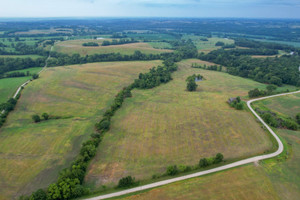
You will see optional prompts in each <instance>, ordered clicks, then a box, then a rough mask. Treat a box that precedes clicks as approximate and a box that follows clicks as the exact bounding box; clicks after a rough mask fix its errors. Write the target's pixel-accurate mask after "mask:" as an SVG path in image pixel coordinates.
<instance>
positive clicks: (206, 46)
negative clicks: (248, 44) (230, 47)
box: [182, 35, 234, 53]
mask: <svg viewBox="0 0 300 200" xmlns="http://www.w3.org/2000/svg"><path fill="white" fill-rule="evenodd" d="M182 38H183V39H191V40H193V42H194V44H195V45H196V47H197V49H198V51H199V52H203V53H209V52H210V51H213V50H216V49H219V48H221V47H216V43H217V42H219V41H220V42H224V43H225V44H233V43H234V40H231V39H227V38H216V37H212V38H207V39H208V41H202V40H201V38H204V37H201V36H194V35H184V36H183V37H182Z"/></svg>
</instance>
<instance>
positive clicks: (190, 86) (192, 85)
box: [186, 79, 198, 92]
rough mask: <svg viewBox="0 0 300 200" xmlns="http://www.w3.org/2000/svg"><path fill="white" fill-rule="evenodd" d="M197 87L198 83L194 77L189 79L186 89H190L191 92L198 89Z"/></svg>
mask: <svg viewBox="0 0 300 200" xmlns="http://www.w3.org/2000/svg"><path fill="white" fill-rule="evenodd" d="M197 87H198V85H197V84H196V81H195V80H192V79H190V80H188V83H187V86H186V89H187V90H188V91H190V92H191V91H196V89H197Z"/></svg>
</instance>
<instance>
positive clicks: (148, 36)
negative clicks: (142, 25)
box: [126, 33, 176, 41]
mask: <svg viewBox="0 0 300 200" xmlns="http://www.w3.org/2000/svg"><path fill="white" fill-rule="evenodd" d="M126 35H127V37H130V38H134V39H137V40H159V41H161V40H175V39H176V37H174V36H172V35H169V34H163V33H139V34H132V33H128V34H126Z"/></svg>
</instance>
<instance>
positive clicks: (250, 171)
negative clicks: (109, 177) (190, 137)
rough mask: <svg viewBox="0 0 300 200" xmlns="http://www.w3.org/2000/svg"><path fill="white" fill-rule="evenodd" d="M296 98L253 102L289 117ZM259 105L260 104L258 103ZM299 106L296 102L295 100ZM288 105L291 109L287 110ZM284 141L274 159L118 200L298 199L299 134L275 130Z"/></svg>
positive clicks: (299, 179)
mask: <svg viewBox="0 0 300 200" xmlns="http://www.w3.org/2000/svg"><path fill="white" fill-rule="evenodd" d="M299 97H300V96H299V95H289V96H285V97H276V98H272V99H267V100H264V101H260V102H256V103H255V104H256V105H259V106H262V105H263V106H267V107H268V108H269V109H271V110H272V111H273V112H280V113H282V114H284V115H290V113H291V111H293V110H296V111H293V112H300V108H299V107H295V105H296V104H295V102H296V101H295V99H297V98H299ZM261 103H262V104H261ZM298 104H299V100H298ZM288 105H290V109H287V108H288ZM275 132H276V133H278V134H279V135H280V136H281V138H282V139H284V140H285V144H286V145H285V152H284V153H283V154H282V155H281V156H280V157H277V158H273V159H269V160H266V161H261V162H260V163H259V164H258V165H247V166H244V167H239V168H235V169H230V170H227V171H225V172H219V173H216V174H212V175H207V176H204V177H199V178H194V179H190V180H186V181H181V182H178V183H174V184H170V185H166V186H163V187H159V188H155V189H152V190H149V191H146V192H142V193H138V194H136V195H133V196H128V197H124V198H120V199H135V200H148V199H149V200H150V199H151V200H156V199H176V200H177V199H178V200H180V199H189V200H192V199H214V200H215V199H216V200H218V199H220V200H221V199H230V200H231V199H232V200H235V199H241V200H243V199H245V200H246V199H275V200H276V199H280V200H297V199H299V196H300V174H299V171H300V165H299V163H300V131H290V130H285V129H277V130H275Z"/></svg>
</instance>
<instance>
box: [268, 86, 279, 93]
mask: <svg viewBox="0 0 300 200" xmlns="http://www.w3.org/2000/svg"><path fill="white" fill-rule="evenodd" d="M276 89H277V86H276V85H268V86H267V90H268V93H272V92H273V91H274V90H276Z"/></svg>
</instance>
